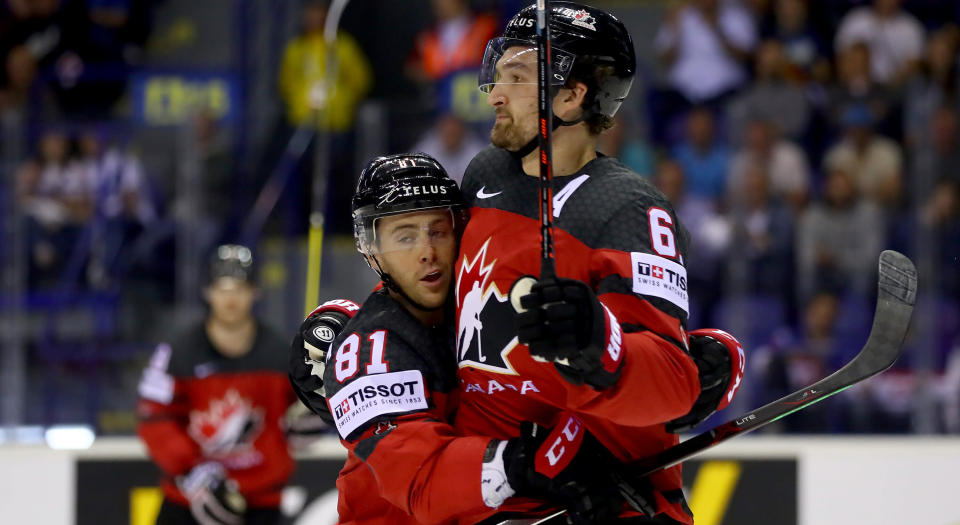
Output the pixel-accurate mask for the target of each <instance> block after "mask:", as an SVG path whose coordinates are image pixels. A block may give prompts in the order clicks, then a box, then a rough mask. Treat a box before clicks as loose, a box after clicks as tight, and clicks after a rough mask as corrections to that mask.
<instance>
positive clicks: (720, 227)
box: [653, 158, 730, 326]
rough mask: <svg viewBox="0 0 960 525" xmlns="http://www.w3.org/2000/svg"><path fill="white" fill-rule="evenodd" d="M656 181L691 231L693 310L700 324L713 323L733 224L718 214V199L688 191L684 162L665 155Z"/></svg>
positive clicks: (659, 164) (659, 163) (689, 276)
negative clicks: (693, 253)
mask: <svg viewBox="0 0 960 525" xmlns="http://www.w3.org/2000/svg"><path fill="white" fill-rule="evenodd" d="M653 182H654V184H655V185H656V186H657V188H659V189H660V191H662V192H663V194H664V196H666V197H667V199H668V200H669V201H670V203H671V204H673V209H674V210H676V212H677V217H678V218H679V219H680V221H681V222H682V223H683V225H684V226H686V228H687V230H688V231H689V232H690V238H691V243H692V244H693V245H694V246H696V247H697V257H696V258H695V259H696V260H694V259H690V260H688V261H686V263H687V277H688V282H689V283H690V290H691V294H690V297H691V300H692V301H694V304H693V308H692V314H693V315H699V319H698V321H699V322H698V324H699V325H700V326H710V325H711V324H712V320H711V315H712V311H713V307H714V305H715V304H716V302H717V300H719V298H720V293H721V291H722V287H721V286H718V283H719V282H721V280H722V279H721V277H722V275H723V271H724V268H723V264H722V263H723V259H724V253H725V251H726V250H727V249H728V248H729V246H730V228H729V225H728V224H727V221H726V219H725V218H724V217H723V216H722V215H720V214H719V212H718V209H717V200H716V199H712V198H708V197H703V196H700V195H694V194H691V193H690V192H688V191H687V185H686V176H685V174H684V170H683V166H682V165H681V164H680V163H679V162H676V161H674V160H672V159H669V158H666V159H662V160H660V162H658V163H657V167H656V172H655V175H654V178H653Z"/></svg>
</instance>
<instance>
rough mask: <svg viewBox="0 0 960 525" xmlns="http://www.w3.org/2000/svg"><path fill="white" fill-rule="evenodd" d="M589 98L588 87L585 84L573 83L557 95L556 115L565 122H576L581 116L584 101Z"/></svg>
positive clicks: (555, 101) (555, 103)
mask: <svg viewBox="0 0 960 525" xmlns="http://www.w3.org/2000/svg"><path fill="white" fill-rule="evenodd" d="M586 96H587V85H586V84H584V83H583V82H573V85H571V86H565V87H564V88H563V89H561V90H560V91H559V92H558V93H557V97H556V98H555V99H554V113H556V114H557V116H559V117H560V118H562V119H563V120H568V121H569V120H574V119H576V118H577V117H579V116H580V112H581V111H583V110H582V106H583V101H584V99H585V98H586Z"/></svg>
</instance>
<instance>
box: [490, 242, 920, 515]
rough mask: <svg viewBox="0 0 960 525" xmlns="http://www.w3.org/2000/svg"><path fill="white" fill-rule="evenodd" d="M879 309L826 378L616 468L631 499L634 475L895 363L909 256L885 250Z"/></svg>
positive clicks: (913, 294) (909, 283)
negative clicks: (863, 337) (860, 340)
mask: <svg viewBox="0 0 960 525" xmlns="http://www.w3.org/2000/svg"><path fill="white" fill-rule="evenodd" d="M877 286H878V289H879V293H878V296H877V310H876V313H875V314H874V317H873V327H872V328H871V329H870V336H869V338H868V339H867V343H866V344H865V345H864V346H863V348H862V349H861V350H860V353H858V354H857V355H856V356H855V357H854V358H853V359H852V360H850V362H849V363H847V364H846V365H845V366H844V367H843V368H841V369H840V370H837V371H836V372H834V373H833V374H831V375H829V376H827V377H825V378H823V379H821V380H820V381H818V382H816V383H814V384H812V385H810V386H808V387H805V388H802V389H800V390H797V391H796V392H794V393H792V394H790V395H787V396H785V397H782V398H780V399H778V400H776V401H774V402H772V403H769V404H767V405H764V406H762V407H760V408H758V409H756V410H754V411H752V412H749V413H747V414H744V415H743V416H740V417H738V418H736V419H733V420H730V421H728V422H726V423H724V424H722V425H720V426H718V427H715V428H713V429H711V430H708V431H706V432H703V433H702V434H699V435H697V436H694V437H692V438H690V439H688V440H686V441H684V442H683V443H679V444H677V445H675V446H673V447H670V448H668V449H666V450H664V451H663V452H660V453H659V454H656V455H654V456H651V457H649V458H647V459H644V460H641V461H639V462H636V463H632V464H630V465H624V468H623V470H622V471H621V472H618V473H615V475H616V476H617V478H619V481H620V483H619V484H620V490H621V493H623V495H624V497H625V498H626V499H627V500H628V501H630V500H631V494H630V492H632V489H631V488H630V484H629V483H627V480H629V479H636V478H640V477H643V476H647V475H649V474H652V473H654V472H657V471H658V470H662V469H665V468H667V467H671V466H673V465H676V464H677V463H680V462H682V461H684V460H686V459H689V458H691V457H693V456H696V455H697V454H700V453H701V452H703V451H705V450H707V449H709V448H711V447H713V446H715V445H717V444H719V443H722V442H723V441H726V440H728V439H730V438H732V437H734V436H739V435H743V434H746V433H748V432H752V431H754V430H756V429H758V428H760V427H763V426H765V425H768V424H770V423H773V422H774V421H777V420H779V419H781V418H784V417H786V416H789V415H790V414H792V413H794V412H796V411H798V410H802V409H804V408H807V407H808V406H811V405H813V404H814V403H818V402H820V401H823V400H824V399H827V398H828V397H830V396H832V395H834V394H839V393H840V392H843V391H844V390H846V389H848V388H850V387H851V386H853V385H855V384H857V383H859V382H861V381H863V380H865V379H867V378H869V377H872V376H874V375H876V374H879V373H880V372H883V371H884V370H886V369H888V368H890V367H891V366H892V365H893V363H894V361H896V360H897V357H898V356H899V355H900V349H901V346H902V345H903V340H904V338H905V337H906V336H907V328H909V326H910V317H911V316H912V315H913V306H914V304H915V303H916V299H917V269H916V268H915V267H914V265H913V262H911V261H910V259H909V258H907V257H906V256H905V255H903V254H901V253H898V252H895V251H892V250H886V251H884V252H883V253H881V254H880V278H879V282H878V284H877ZM563 513H564V511H560V512H557V513H556V514H553V515H551V516H548V517H545V518H540V519H537V520H508V521H505V522H503V523H502V524H501V525H537V524H541V523H543V524H546V523H557V524H559V523H563V520H564V519H565V518H563V517H562V515H563Z"/></svg>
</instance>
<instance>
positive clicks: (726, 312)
mask: <svg viewBox="0 0 960 525" xmlns="http://www.w3.org/2000/svg"><path fill="white" fill-rule="evenodd" d="M360 3H361V4H363V2H360ZM526 3H528V2H525V1H513V0H511V1H503V2H496V1H492V0H490V1H473V2H471V1H469V0H431V1H430V2H429V7H430V9H431V13H430V15H431V16H429V17H423V18H424V20H425V22H424V24H423V26H422V27H420V28H418V30H417V31H416V32H415V34H413V35H412V38H406V39H401V38H400V36H397V38H396V39H395V40H396V41H394V42H393V43H392V44H391V45H392V46H394V47H398V48H403V53H404V56H405V57H406V58H405V60H404V61H403V64H402V78H400V79H397V78H387V75H385V74H383V73H382V72H381V71H380V70H378V69H377V67H376V66H377V62H376V60H375V59H376V53H377V50H376V49H371V45H372V44H370V41H371V38H373V37H371V35H368V34H365V33H364V32H363V31H361V30H357V29H355V28H353V27H351V26H350V25H349V24H346V26H347V27H346V28H345V29H343V30H341V31H340V33H339V34H338V37H337V39H336V40H335V42H334V48H333V49H328V47H327V46H328V43H327V42H326V41H325V40H324V38H323V25H324V22H325V21H326V17H327V16H328V14H329V12H328V9H329V2H326V1H323V0H308V1H305V2H302V3H298V4H297V6H298V8H297V9H298V10H299V15H298V17H297V20H298V24H299V29H298V33H297V34H294V35H290V36H289V37H288V39H287V40H286V42H285V43H284V45H283V48H282V50H281V51H280V53H279V54H280V56H281V60H279V61H278V63H277V64H276V71H275V72H274V73H273V74H274V75H275V76H274V78H275V79H276V86H275V90H274V93H275V96H276V99H277V101H278V103H279V106H280V107H281V110H280V111H278V112H277V115H276V123H275V125H274V126H273V127H272V128H271V129H273V130H275V133H271V134H270V137H269V138H268V141H269V144H268V145H265V146H264V147H263V150H264V151H263V153H262V155H260V156H259V158H258V160H257V163H258V166H259V167H258V168H257V171H258V172H259V173H260V178H257V177H254V179H253V180H255V181H256V183H257V189H259V188H267V189H269V188H270V187H271V184H272V183H271V179H270V178H269V177H267V175H268V174H269V173H271V172H274V171H277V169H278V168H277V167H278V166H287V168H288V171H289V173H290V174H291V175H289V176H288V175H287V174H286V173H281V175H282V176H278V177H275V179H276V180H275V181H274V183H275V184H276V185H277V186H278V187H277V188H274V190H275V191H276V193H277V195H278V196H277V197H276V199H278V200H279V201H280V205H278V209H281V210H286V212H285V213H288V214H292V215H290V217H291V219H290V220H289V223H290V224H293V225H295V226H294V227H288V228H287V229H286V230H284V233H285V234H288V235H290V234H292V235H299V234H301V233H303V231H305V227H306V224H307V220H306V217H307V213H308V211H309V208H310V205H311V204H310V197H311V194H312V192H311V181H312V180H313V173H314V172H315V171H316V170H318V169H319V168H317V167H316V166H315V165H314V158H315V149H316V148H317V147H318V145H317V144H318V140H316V139H314V138H313V137H314V135H312V134H313V133H317V132H320V133H322V135H319V136H321V137H325V138H324V140H327V141H329V143H328V144H327V145H326V147H327V148H328V152H329V155H328V158H329V160H328V161H327V162H329V172H330V173H331V177H330V179H329V180H330V181H331V182H330V187H329V188H328V191H327V206H326V207H327V209H328V221H329V223H328V228H329V229H330V231H333V232H334V233H349V220H348V214H346V212H345V210H348V206H347V205H348V202H349V201H348V197H349V195H350V193H351V192H352V186H353V181H354V180H355V176H356V175H355V173H354V172H355V161H356V159H355V158H354V155H353V152H354V150H355V148H356V142H357V134H358V129H357V118H358V117H357V115H358V112H359V111H360V110H361V108H362V107H363V105H364V104H365V103H366V102H368V101H369V100H370V97H374V98H384V97H387V98H389V95H384V91H385V90H384V89H382V86H383V85H384V83H388V84H390V86H391V89H392V86H393V85H394V84H403V85H409V86H413V87H412V92H413V93H414V95H413V96H412V97H407V98H401V95H399V94H400V93H403V92H404V90H401V89H397V90H396V92H397V93H398V95H397V97H398V98H397V100H393V101H392V103H393V106H389V107H391V108H395V107H397V106H401V107H400V108H399V110H397V112H398V113H400V114H403V115H410V114H411V113H410V109H409V108H411V107H412V108H416V111H417V113H416V114H417V115H418V116H419V117H418V118H416V119H407V120H406V121H404V122H401V123H399V124H397V125H392V126H390V128H389V129H390V130H399V131H398V132H397V133H394V137H393V138H391V139H390V140H389V141H388V144H389V148H390V149H391V150H392V151H405V150H418V151H424V152H426V153H429V154H430V155H432V156H434V157H436V158H437V159H438V160H440V162H441V163H442V164H443V165H444V166H445V167H446V168H447V170H448V171H449V172H450V174H451V176H453V177H454V178H457V179H459V177H461V176H462V173H463V171H464V169H465V168H466V165H467V163H468V162H469V161H470V159H471V158H472V157H473V156H474V155H475V154H476V153H477V152H478V151H479V150H480V149H481V148H483V147H484V146H485V145H486V144H487V138H486V132H487V130H488V129H489V121H490V116H491V113H490V109H489V107H488V106H487V105H486V100H485V97H484V96H483V94H482V93H480V92H479V91H478V90H477V89H476V74H477V71H478V69H479V66H480V63H481V59H482V54H483V49H484V45H485V43H486V41H487V40H488V39H489V38H490V37H491V36H493V35H494V34H496V33H497V32H498V31H499V30H500V28H501V27H502V25H503V23H504V22H505V20H507V19H508V18H509V17H510V16H511V15H512V14H514V13H515V12H516V11H517V10H518V9H519V8H520V7H522V6H523V5H525V4H526ZM598 3H599V2H598ZM160 4H161V2H159V1H154V2H132V1H130V0H87V1H79V0H77V1H71V0H6V1H5V2H2V6H0V56H2V57H3V64H4V66H5V67H4V68H3V71H2V76H0V111H9V110H11V109H16V108H20V109H22V110H28V111H30V112H31V114H37V112H40V114H43V115H48V114H51V113H53V114H54V115H58V116H59V117H61V121H66V120H69V121H70V122H74V123H75V122H81V123H80V124H71V125H57V126H48V127H46V128H44V129H42V130H39V131H37V132H36V133H34V134H33V135H32V137H33V140H32V141H31V148H30V151H32V152H33V153H32V155H30V158H28V159H27V160H25V161H24V162H23V163H22V164H21V165H20V166H19V168H18V169H17V170H16V173H15V178H14V180H15V192H16V198H17V201H18V202H19V203H20V206H19V208H20V211H21V216H22V217H21V221H22V224H23V225H24V231H25V232H27V242H28V245H29V250H28V254H29V279H30V281H29V283H30V287H31V289H32V290H33V289H42V288H43V287H44V286H48V285H50V284H51V283H63V282H70V283H73V284H74V285H76V286H79V287H81V288H89V289H93V290H96V289H109V288H110V287H112V286H114V287H115V286H118V285H120V284H122V283H123V282H124V279H127V278H128V276H131V275H137V272H138V268H140V269H141V270H142V269H144V268H146V270H143V271H142V272H141V274H146V275H149V276H150V278H152V279H155V280H159V281H160V282H169V280H170V279H172V277H171V273H172V272H171V271H170V269H169V268H167V269H157V268H156V265H157V263H158V261H156V260H154V258H151V257H150V254H156V253H158V252H157V250H158V249H161V248H159V247H161V246H164V245H163V244H162V241H159V240H158V239H160V238H163V234H162V233H157V232H166V233H167V234H169V233H170V232H171V231H172V229H171V228H170V227H169V220H167V219H166V217H168V216H172V215H173V214H175V213H176V211H177V205H176V203H174V202H171V201H172V200H173V199H172V198H171V196H170V195H163V193H164V192H163V191H159V190H158V187H165V186H167V185H165V184H164V182H163V179H164V178H170V177H172V176H171V175H170V174H165V173H157V172H151V170H150V169H149V168H145V167H144V163H143V162H141V159H140V158H139V157H138V153H137V147H136V144H131V143H130V141H129V140H128V137H127V136H126V134H125V133H124V130H123V128H122V127H121V128H119V129H118V128H109V127H104V126H98V125H97V124H96V122H97V121H98V119H104V118H111V119H116V117H117V115H122V114H123V111H124V109H123V108H124V95H125V93H126V91H125V89H126V82H127V80H128V77H129V74H130V71H131V69H132V68H135V67H137V65H138V64H139V61H140V60H141V56H142V50H143V47H144V45H145V43H146V41H147V39H148V36H149V28H150V26H151V17H150V13H151V11H152V10H153V9H154V8H155V7H156V6H157V5H160ZM423 4H425V5H426V4H427V3H426V2H423ZM649 4H651V3H646V4H645V6H644V9H647V10H651V9H653V8H652V7H651V6H650V5H649ZM364 5H366V4H364ZM616 5H617V6H620V5H621V4H620V3H618V4H616ZM660 7H662V9H663V17H662V21H661V22H660V24H659V27H658V28H657V29H656V31H655V32H653V33H641V32H635V33H634V37H635V40H636V42H635V45H636V47H637V49H638V51H640V52H639V53H638V54H639V55H640V56H651V57H656V58H655V61H649V62H645V61H641V63H640V64H639V68H638V71H639V72H638V76H637V77H638V78H637V80H636V82H635V84H634V88H633V91H632V93H631V99H633V100H632V103H628V104H626V105H625V106H624V110H622V111H621V113H620V114H619V115H618V120H617V126H616V127H615V128H614V129H612V130H610V131H609V132H607V133H606V134H605V135H604V136H603V137H602V139H601V144H602V145H601V147H600V148H599V149H600V151H602V152H604V153H606V154H608V155H615V156H617V157H619V158H620V159H621V160H622V161H623V162H625V163H626V164H628V165H629V166H630V167H631V168H632V169H634V170H635V171H637V172H638V173H641V174H644V175H645V176H648V177H650V178H651V180H652V181H653V182H654V183H655V184H656V185H657V186H658V187H659V188H660V189H661V190H662V191H663V192H664V193H665V194H666V195H667V197H669V198H670V200H671V201H672V202H673V203H674V206H675V207H676V209H677V212H678V214H679V216H680V218H681V220H682V221H683V223H684V224H685V226H686V227H687V228H688V229H689V230H690V232H691V235H692V239H693V247H692V250H691V253H692V257H691V260H690V261H686V262H687V265H688V271H689V274H690V283H691V291H690V295H691V299H692V304H691V309H692V312H691V321H690V326H691V327H693V328H697V327H702V326H718V327H721V328H724V329H728V330H731V331H732V332H734V333H736V334H737V335H738V336H740V337H741V339H742V340H744V341H745V342H746V343H747V345H748V346H749V350H748V355H750V366H751V369H750V370H749V371H748V384H747V386H746V393H747V395H746V396H742V397H744V398H745V399H747V400H748V402H749V404H750V405H755V404H758V403H763V402H767V401H769V400H772V399H774V398H776V397H779V396H781V395H785V394H787V393H789V392H792V391H793V390H795V389H797V388H800V387H802V386H804V385H807V384H809V383H811V382H813V381H814V380H815V379H817V378H819V377H822V376H824V375H826V373H827V372H829V371H830V370H833V369H835V368H837V367H838V366H840V365H842V364H843V363H844V362H846V361H847V360H849V358H850V357H852V355H853V353H855V352H856V351H857V350H858V349H859V348H860V346H861V345H862V344H863V341H865V338H866V334H867V333H868V331H869V327H870V321H871V319H872V311H873V304H874V301H875V294H876V290H875V288H876V285H875V283H876V266H877V257H878V255H879V253H880V251H882V250H883V249H888V248H892V249H896V250H899V251H902V252H904V253H906V254H908V255H910V256H912V257H913V258H914V259H915V260H916V261H917V262H918V266H919V267H920V271H921V281H922V282H921V304H920V305H919V306H918V312H917V314H916V315H915V317H914V330H913V333H912V334H911V336H910V338H909V339H908V342H907V351H906V353H905V356H904V358H903V359H901V361H900V362H899V363H898V365H897V366H896V369H895V370H894V371H892V372H890V373H887V374H884V375H882V376H879V377H878V378H876V379H875V380H873V381H872V382H870V383H868V384H866V385H864V386H863V387H859V388H856V389H851V390H850V391H848V392H845V393H844V394H843V396H841V399H840V401H837V402H835V403H833V402H832V403H824V404H821V405H817V407H815V409H810V410H807V411H804V412H803V413H802V414H801V415H798V416H795V417H791V418H787V419H786V420H785V421H784V422H783V423H782V425H783V426H782V427H781V428H780V429H781V430H785V431H799V432H803V431H808V432H827V431H829V432H960V339H958V336H960V271H958V270H960V171H958V168H957V167H958V166H960V121H958V119H960V3H958V2H954V1H952V0H821V1H816V2H810V1H806V0H686V1H674V2H664V3H663V5H662V6H660ZM624 10H627V8H626V7H624ZM645 12H646V11H645ZM627 21H628V22H630V20H629V19H627ZM359 27H362V26H359ZM351 32H352V33H353V34H351ZM389 37H390V35H384V34H378V35H376V39H379V40H377V42H382V41H383V39H385V38H389ZM644 51H645V52H644ZM328 57H334V58H335V60H336V64H337V68H338V70H337V72H336V74H335V75H333V81H334V84H333V85H332V86H331V85H328V82H327V73H328V69H327V68H328V67H329V66H330V64H328ZM378 86H381V87H378ZM388 102H391V101H389V100H388ZM193 124H194V125H195V126H196V132H197V134H196V143H197V144H198V145H199V149H200V158H201V159H202V162H201V163H200V169H199V172H198V176H199V177H201V178H202V179H203V180H202V182H201V186H202V187H203V188H205V190H204V191H205V193H203V195H207V196H209V197H210V203H211V204H210V205H209V207H207V208H205V213H206V214H207V215H208V217H207V219H208V220H207V221H206V223H209V228H207V230H209V232H210V233H209V234H205V235H204V237H203V239H204V240H203V243H202V244H203V246H205V247H207V248H210V247H212V246H214V245H215V244H216V243H218V242H224V241H231V240H238V239H230V238H227V237H228V236H229V235H231V232H234V233H235V232H236V231H240V230H242V228H240V227H236V226H235V225H234V226H233V227H231V226H230V225H228V224H227V223H229V222H230V220H231V218H236V217H237V216H240V217H242V216H244V215H245V213H246V210H245V209H238V206H239V207H248V206H249V203H247V202H246V201H243V200H236V199H231V198H229V197H226V195H228V194H229V191H230V188H231V184H232V183H233V182H234V181H235V180H236V175H235V173H236V172H237V170H238V168H237V166H236V163H235V162H234V161H233V159H234V158H235V157H236V155H235V154H236V150H232V149H230V148H231V147H233V146H230V145H227V143H226V142H225V141H222V140H220V139H219V138H218V135H217V128H216V123H215V122H212V121H211V120H210V119H209V118H208V117H206V118H205V116H204V115H203V114H200V115H198V116H197V119H196V120H195V121H194V122H193ZM410 130H416V132H417V133H416V134H415V135H412V136H411V133H410ZM303 137H307V140H306V142H303V147H302V148H299V149H298V147H299V146H298V145H299V144H301V142H297V140H298V138H300V139H302V138H303ZM158 179H160V180H158ZM265 192H266V191H265ZM262 196H263V195H262V194H261V197H262ZM261 200H263V201H264V202H270V199H257V204H258V205H259V204H260V202H261ZM205 202H206V201H205ZM271 209H272V208H271ZM290 210H292V211H290ZM268 211H269V209H268ZM255 213H256V212H254V214H255ZM255 233H259V232H255ZM268 233H269V232H268ZM246 240H249V239H246ZM161 253H166V252H161ZM151 269H152V270H151ZM151 272H152V273H151ZM165 280H166V281H165ZM921 404H922V405H923V406H925V407H932V413H935V414H936V415H935V417H927V418H926V419H925V420H924V421H926V423H925V426H923V427H922V428H921V427H920V426H919V425H918V424H917V422H916V420H915V418H914V415H915V414H916V413H917V412H918V407H919V406H920V405H921Z"/></svg>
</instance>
